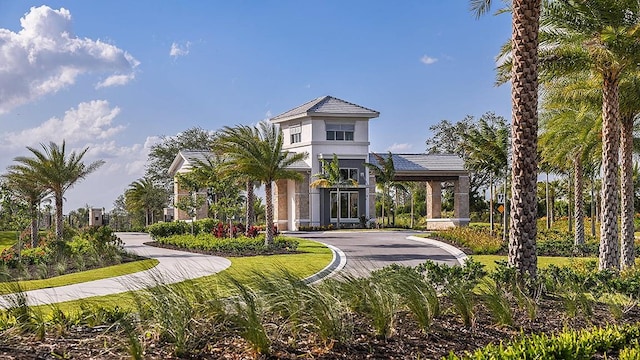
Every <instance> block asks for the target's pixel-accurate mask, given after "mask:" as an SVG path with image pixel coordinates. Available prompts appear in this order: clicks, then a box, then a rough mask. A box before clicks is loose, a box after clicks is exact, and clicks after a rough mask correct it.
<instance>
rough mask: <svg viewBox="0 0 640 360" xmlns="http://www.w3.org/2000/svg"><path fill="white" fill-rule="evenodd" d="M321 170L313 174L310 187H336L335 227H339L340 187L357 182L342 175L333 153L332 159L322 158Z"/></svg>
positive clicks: (336, 157) (356, 183) (356, 184)
mask: <svg viewBox="0 0 640 360" xmlns="http://www.w3.org/2000/svg"><path fill="white" fill-rule="evenodd" d="M321 161H322V172H321V173H319V174H315V175H313V176H314V177H316V178H317V179H316V180H314V181H312V182H311V184H309V186H310V187H312V188H319V187H320V188H333V187H335V188H336V201H335V203H336V229H340V210H341V207H342V206H341V205H342V204H341V203H342V198H341V197H340V188H342V187H345V186H354V187H355V186H358V182H357V181H356V180H354V179H351V178H349V177H346V176H344V174H343V173H342V171H340V160H338V155H336V154H333V160H331V161H327V160H325V159H322V160H321Z"/></svg>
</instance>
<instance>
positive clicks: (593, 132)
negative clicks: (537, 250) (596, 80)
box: [540, 89, 601, 245]
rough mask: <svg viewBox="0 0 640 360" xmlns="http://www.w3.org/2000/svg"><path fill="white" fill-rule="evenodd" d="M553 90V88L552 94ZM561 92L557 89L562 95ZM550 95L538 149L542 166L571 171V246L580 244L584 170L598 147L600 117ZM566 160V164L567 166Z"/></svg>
mask: <svg viewBox="0 0 640 360" xmlns="http://www.w3.org/2000/svg"><path fill="white" fill-rule="evenodd" d="M555 90H556V89H554V91H555ZM562 90H564V89H557V91H559V92H562ZM555 96H559V97H560V98H561V97H562V96H561V94H552V95H551V96H549V97H548V98H546V99H545V107H544V109H545V112H544V115H543V120H542V121H541V135H540V147H541V154H542V158H543V159H544V162H545V163H548V164H552V165H554V166H555V167H556V168H565V169H566V170H569V169H570V168H572V169H573V175H574V197H573V198H574V219H575V232H574V243H575V244H576V245H580V244H584V233H585V229H584V197H583V193H584V176H583V173H584V169H585V168H586V167H588V166H589V165H591V164H592V163H593V161H594V157H595V156H597V155H596V154H594V150H595V149H597V148H598V146H600V139H599V137H598V131H599V129H600V126H601V122H600V117H599V114H598V113H597V112H594V111H593V109H592V108H591V107H590V106H589V104H584V105H582V106H580V104H577V105H578V108H572V107H571V106H570V104H567V102H566V101H564V100H558V98H555ZM567 160H569V164H567Z"/></svg>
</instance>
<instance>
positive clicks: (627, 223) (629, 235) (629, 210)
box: [620, 117, 635, 268]
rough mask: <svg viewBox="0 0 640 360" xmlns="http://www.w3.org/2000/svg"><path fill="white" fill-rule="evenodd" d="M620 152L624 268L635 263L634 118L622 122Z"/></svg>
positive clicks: (621, 236)
mask: <svg viewBox="0 0 640 360" xmlns="http://www.w3.org/2000/svg"><path fill="white" fill-rule="evenodd" d="M621 124H622V127H621V131H620V152H621V154H622V157H621V158H622V161H621V164H620V173H621V174H620V176H621V178H620V201H621V204H620V207H621V210H622V213H621V214H620V217H621V223H622V228H621V234H620V238H621V244H622V246H621V248H620V250H621V258H620V263H621V265H622V267H623V268H627V267H631V266H633V265H634V263H635V244H634V234H633V230H634V229H633V216H634V212H635V209H634V206H633V117H631V118H625V119H622V121H621Z"/></svg>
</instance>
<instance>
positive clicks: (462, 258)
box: [407, 236, 469, 265]
mask: <svg viewBox="0 0 640 360" xmlns="http://www.w3.org/2000/svg"><path fill="white" fill-rule="evenodd" d="M407 239H409V240H413V241H418V242H421V243H424V244H429V245H433V246H436V247H439V248H440V249H442V250H444V251H446V252H448V253H449V254H451V255H452V256H453V257H455V258H456V260H457V261H458V263H460V265H464V263H465V262H467V260H469V257H468V256H467V254H465V253H464V252H463V251H462V250H460V249H458V248H457V247H455V246H453V245H449V244H447V243H443V242H442V241H438V240H434V239H429V238H423V237H418V236H408V237H407Z"/></svg>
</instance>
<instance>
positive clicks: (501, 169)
mask: <svg viewBox="0 0 640 360" xmlns="http://www.w3.org/2000/svg"><path fill="white" fill-rule="evenodd" d="M487 115H488V116H483V117H482V118H481V119H480V121H479V122H478V127H474V128H473V129H472V130H471V131H469V133H467V134H465V136H464V138H465V141H464V144H465V151H466V153H467V160H466V161H465V165H466V166H467V167H468V168H469V169H470V170H472V171H476V172H480V171H483V172H487V173H489V191H490V199H489V208H490V209H489V220H490V221H489V223H490V230H491V232H492V233H493V231H494V221H493V183H494V180H497V179H498V178H500V177H502V176H505V177H506V176H507V166H508V161H509V128H508V127H507V124H506V123H505V121H504V119H503V118H501V117H497V116H494V115H493V114H487Z"/></svg>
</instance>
